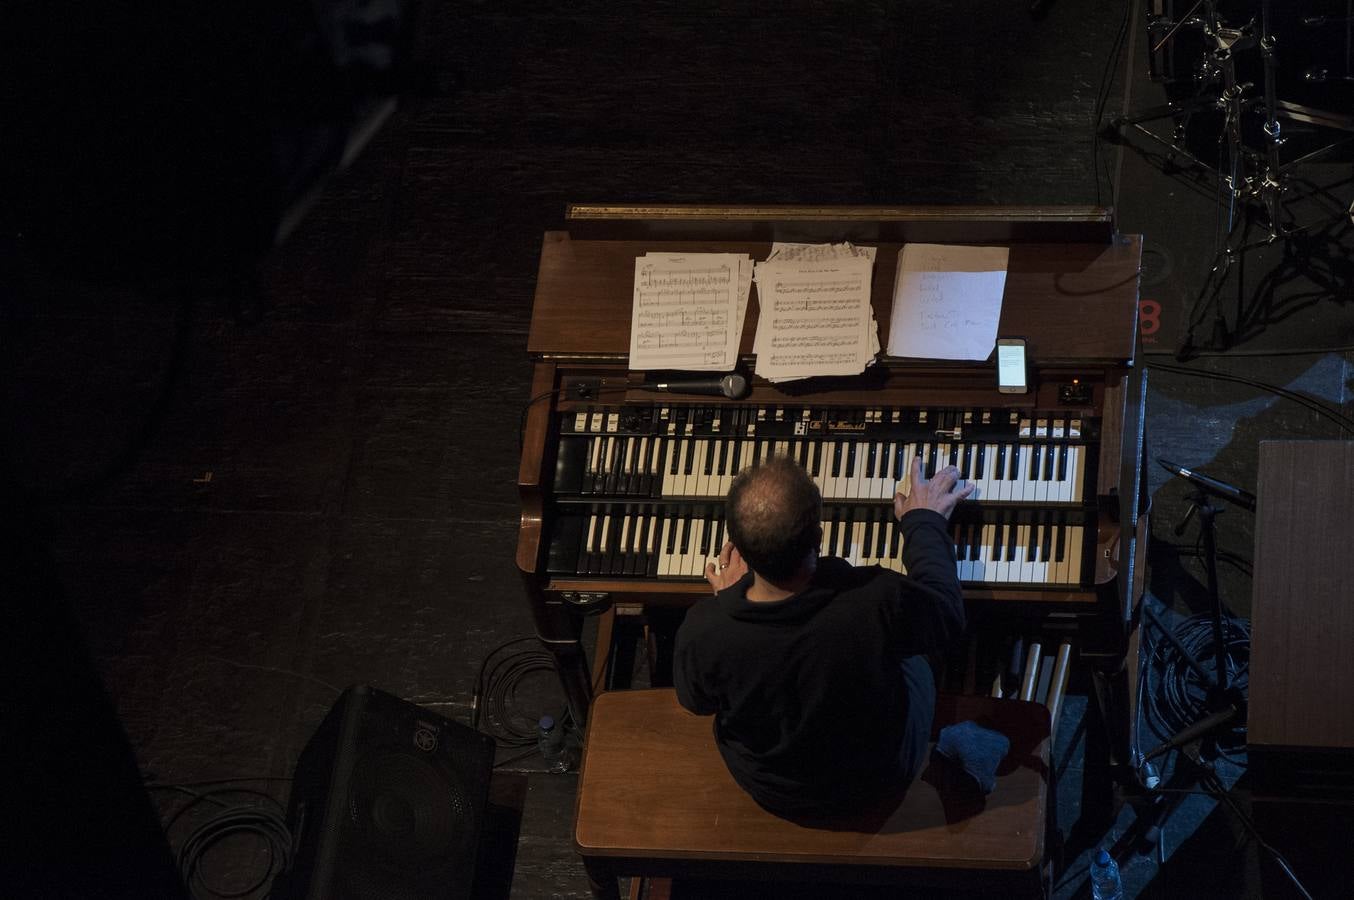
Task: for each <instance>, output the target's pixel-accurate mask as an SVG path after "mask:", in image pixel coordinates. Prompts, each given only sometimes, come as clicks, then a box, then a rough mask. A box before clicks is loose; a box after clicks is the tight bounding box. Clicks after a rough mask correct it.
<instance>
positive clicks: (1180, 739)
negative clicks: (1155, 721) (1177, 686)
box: [1143, 704, 1241, 762]
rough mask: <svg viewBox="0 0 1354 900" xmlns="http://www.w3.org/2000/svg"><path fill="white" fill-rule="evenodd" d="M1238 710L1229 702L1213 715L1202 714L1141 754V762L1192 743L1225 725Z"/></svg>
mask: <svg viewBox="0 0 1354 900" xmlns="http://www.w3.org/2000/svg"><path fill="white" fill-rule="evenodd" d="M1239 712H1241V710H1240V709H1238V708H1237V706H1236V705H1235V704H1231V705H1229V706H1228V707H1227V708H1226V709H1222V710H1219V711H1218V712H1215V713H1213V715H1211V716H1204V717H1203V718H1202V719H1200V720H1199V721H1197V722H1195V723H1194V724H1193V725H1191V726H1189V727H1188V728H1186V729H1184V730H1183V731H1181V732H1180V733H1178V734H1176V735H1174V736H1172V737H1169V738H1167V739H1166V740H1164V741H1162V742H1161V743H1160V744H1158V745H1156V746H1155V747H1153V748H1152V749H1151V750H1149V751H1148V752H1147V754H1146V755H1145V756H1143V762H1146V761H1147V760H1149V759H1155V758H1156V757H1158V756H1160V755H1161V754H1163V753H1165V752H1166V751H1167V750H1173V749H1175V748H1176V747H1183V746H1185V745H1186V744H1189V743H1192V742H1194V741H1197V740H1199V739H1200V738H1203V737H1206V736H1207V735H1208V733H1209V732H1211V731H1213V730H1214V729H1215V728H1219V727H1221V726H1223V725H1226V724H1227V723H1228V722H1230V721H1232V720H1233V719H1235V718H1236V716H1237V713H1239Z"/></svg>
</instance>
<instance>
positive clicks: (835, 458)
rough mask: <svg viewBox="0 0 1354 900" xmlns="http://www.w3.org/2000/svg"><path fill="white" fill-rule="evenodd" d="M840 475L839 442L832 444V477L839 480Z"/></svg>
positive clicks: (840, 453)
mask: <svg viewBox="0 0 1354 900" xmlns="http://www.w3.org/2000/svg"><path fill="white" fill-rule="evenodd" d="M841 474H842V445H841V441H833V442H832V477H833V478H840V477H841Z"/></svg>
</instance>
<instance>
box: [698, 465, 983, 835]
mask: <svg viewBox="0 0 1354 900" xmlns="http://www.w3.org/2000/svg"><path fill="white" fill-rule="evenodd" d="M909 478H910V482H909V484H910V489H909V490H908V491H907V492H906V493H905V494H904V493H899V494H896V495H895V496H894V499H893V508H894V515H895V517H896V518H897V520H898V525H897V527H898V528H899V530H900V531H901V536H902V541H903V551H902V552H903V566H904V568H905V570H906V572H907V575H906V576H904V575H899V574H897V573H894V572H890V571H887V570H885V569H883V568H880V567H878V566H868V567H865V566H852V565H850V564H848V563H847V562H846V561H845V560H842V559H839V558H836V557H831V556H824V557H821V558H820V556H819V548H820V544H821V541H822V528H821V525H820V522H821V521H822V498H821V496H820V494H819V491H818V488H817V486H816V485H815V484H814V481H813V479H812V478H811V477H810V476H809V474H808V473H807V472H806V471H805V470H804V468H803V467H802V466H800V465H799V464H798V463H796V462H794V461H792V460H790V459H786V458H776V459H773V460H771V461H769V462H767V463H766V464H764V465H761V466H758V467H755V468H751V469H748V470H746V471H744V472H742V473H741V474H740V475H739V476H738V477H737V478H736V479H735V480H734V483H733V486H732V488H731V489H730V491H729V494H728V498H727V501H726V513H725V514H726V521H727V526H728V534H729V538H730V540H729V542H728V543H726V544H725V545H724V546H723V548H721V550H720V554H719V561H718V563H713V562H712V563H711V564H710V565H709V566H707V568H706V573H705V575H706V580H707V581H708V582H709V583H710V586H711V587H712V588H713V589H714V591H715V596H714V597H713V598H710V599H705V600H702V601H700V602H698V603H697V604H696V605H695V606H694V607H693V608H692V609H691V610H690V611H688V613H687V615H686V620H685V622H684V623H683V624H682V626H681V628H680V630H679V631H678V633H677V644H676V651H675V658H674V664H673V675H674V680H675V684H676V688H677V697H678V699H679V700H680V701H681V703H682V705H683V706H685V707H686V708H687V709H689V710H691V711H692V712H695V713H697V714H701V715H713V716H714V717H715V720H714V728H715V736H716V741H717V743H718V746H719V751H720V753H721V755H722V756H723V758H724V761H725V763H726V764H727V765H728V767H729V771H730V773H731V774H732V775H733V777H734V779H735V780H736V781H737V782H738V783H739V784H740V785H741V786H742V787H743V788H744V789H745V790H746V791H747V792H748V793H749V794H750V795H751V796H752V797H753V798H754V799H755V800H756V801H757V802H758V803H760V804H761V805H762V806H763V807H765V808H766V809H768V810H771V811H772V812H775V813H779V814H782V815H800V814H814V813H827V812H833V811H837V810H844V809H849V808H851V807H856V806H860V805H862V804H865V803H868V802H870V801H871V800H872V799H874V798H876V797H878V796H879V795H880V794H881V793H883V792H886V791H888V790H891V789H894V788H896V787H898V786H900V785H903V784H907V783H908V782H910V781H911V780H912V779H913V778H914V777H915V776H916V775H917V773H918V772H919V770H920V769H921V766H922V764H923V762H924V759H925V753H926V747H927V741H928V738H929V735H930V730H931V720H932V718H933V715H934V711H935V698H936V686H935V680H934V677H933V675H932V670H931V667H930V663H929V662H928V659H927V656H928V655H933V656H934V655H938V654H939V653H941V652H942V651H944V649H945V648H946V647H948V646H949V645H950V644H951V643H952V642H954V641H955V640H956V639H958V638H959V636H960V635H961V633H962V632H963V629H964V608H963V600H962V596H961V593H960V586H959V580H958V577H957V575H956V566H955V551H954V542H953V539H952V538H951V536H950V534H949V528H948V524H947V523H948V519H949V516H950V514H951V513H952V512H953V511H954V508H955V506H956V504H958V502H959V501H960V500H963V499H964V498H966V497H968V496H969V494H970V493H972V491H973V487H972V485H968V484H966V485H962V486H961V485H960V484H959V471H958V469H956V468H955V467H954V466H950V467H947V468H944V469H942V470H940V471H939V472H937V473H936V475H935V477H934V478H932V479H927V478H925V477H924V476H923V474H922V468H921V462H920V460H917V459H914V460H913V463H912V468H911V473H910V476H909Z"/></svg>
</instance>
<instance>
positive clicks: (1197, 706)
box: [1140, 614, 1251, 762]
mask: <svg viewBox="0 0 1354 900" xmlns="http://www.w3.org/2000/svg"><path fill="white" fill-rule="evenodd" d="M1161 627H1165V623H1162V624H1161ZM1149 631H1150V629H1146V628H1144V637H1147V635H1148V633H1149ZM1173 633H1174V635H1175V637H1176V639H1177V640H1178V641H1180V643H1181V645H1183V646H1184V648H1185V649H1186V650H1187V651H1188V652H1189V654H1190V655H1191V656H1193V657H1194V659H1195V660H1197V661H1198V662H1199V664H1200V666H1202V667H1203V668H1204V669H1205V670H1206V671H1211V669H1210V668H1209V667H1210V666H1211V665H1213V664H1214V660H1215V659H1216V658H1217V657H1216V650H1215V648H1214V643H1213V618H1212V616H1211V615H1204V614H1200V615H1196V616H1191V617H1190V618H1188V619H1186V620H1185V621H1184V622H1182V623H1180V624H1179V625H1177V626H1176V627H1175V628H1174V629H1173ZM1149 640H1150V647H1151V650H1150V651H1149V656H1148V659H1147V665H1146V666H1144V673H1143V675H1144V679H1145V681H1144V685H1143V688H1144V689H1143V691H1142V698H1141V703H1140V708H1141V709H1142V710H1143V711H1144V712H1145V713H1146V716H1147V719H1148V720H1149V722H1150V723H1151V725H1152V729H1153V730H1154V731H1155V732H1156V733H1157V734H1158V735H1159V736H1161V737H1163V738H1166V737H1170V736H1171V735H1174V734H1177V733H1179V732H1180V731H1183V730H1184V729H1185V728H1186V727H1188V726H1189V725H1192V724H1193V723H1194V722H1195V721H1197V720H1198V719H1199V717H1200V715H1201V714H1202V713H1203V712H1204V711H1205V710H1206V709H1207V705H1206V701H1207V699H1208V697H1207V694H1208V687H1209V685H1208V684H1207V683H1206V682H1205V681H1204V680H1203V679H1202V678H1200V676H1199V674H1198V672H1196V671H1195V670H1194V669H1193V667H1191V666H1190V665H1189V664H1188V663H1187V662H1186V661H1185V658H1184V657H1183V656H1182V655H1181V654H1180V653H1179V651H1177V650H1176V648H1175V646H1174V645H1173V644H1172V643H1171V642H1170V641H1168V640H1166V639H1164V638H1162V637H1161V636H1160V635H1157V636H1152V637H1150V638H1149ZM1223 640H1224V643H1225V649H1226V652H1227V659H1228V663H1229V670H1228V673H1227V677H1228V681H1229V684H1231V685H1232V686H1233V687H1235V688H1236V689H1237V690H1238V691H1239V692H1240V693H1241V695H1242V696H1247V694H1248V688H1249V682H1250V678H1249V674H1250V646H1251V629H1250V623H1249V622H1247V621H1246V620H1244V619H1235V618H1231V617H1224V619H1223ZM1245 741H1246V726H1245V724H1241V725H1237V726H1234V727H1233V728H1232V731H1231V736H1230V740H1225V741H1220V742H1218V752H1219V753H1220V754H1221V755H1222V756H1224V757H1226V758H1227V759H1229V760H1231V761H1232V762H1236V760H1235V759H1234V757H1235V756H1237V755H1239V753H1240V752H1241V751H1242V750H1243V748H1244V746H1245Z"/></svg>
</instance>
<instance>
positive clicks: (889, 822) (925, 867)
mask: <svg viewBox="0 0 1354 900" xmlns="http://www.w3.org/2000/svg"><path fill="white" fill-rule="evenodd" d="M967 720H975V721H977V722H978V723H979V724H982V725H984V726H986V727H989V728H993V729H994V730H997V731H1000V732H1002V733H1003V734H1005V735H1006V736H1007V737H1009V738H1010V739H1011V750H1010V752H1009V753H1008V754H1007V757H1006V759H1005V761H1004V762H1003V763H1002V765H1001V767H1000V768H999V769H998V772H997V785H996V788H995V789H994V790H993V791H992V793H990V794H988V795H987V796H986V797H981V796H978V797H975V796H974V795H973V794H972V793H971V792H967V791H964V790H963V789H961V788H960V787H959V786H957V785H956V784H954V783H953V781H952V779H951V772H950V770H949V768H948V766H947V765H946V764H944V763H940V762H936V761H930V762H928V764H927V766H926V768H925V769H924V770H923V772H922V775H921V776H920V778H919V779H918V780H917V781H916V782H914V783H913V784H912V785H911V786H910V787H908V788H907V790H906V791H905V792H897V793H895V794H894V795H892V796H886V797H881V798H880V800H879V802H878V804H877V805H875V806H874V807H873V808H870V809H867V810H862V811H861V812H859V813H854V814H852V815H849V816H833V817H825V818H815V819H798V820H789V819H784V818H780V817H778V816H775V815H772V814H771V813H769V812H767V811H765V810H763V809H762V808H761V807H760V806H758V805H757V804H756V803H755V802H754V801H753V800H752V798H751V797H749V796H748V795H747V794H746V793H745V792H744V791H743V790H742V788H740V787H739V786H738V785H737V784H736V783H735V782H734V780H733V778H732V776H731V775H730V774H729V772H728V769H727V768H726V767H725V765H724V761H723V759H722V758H721V757H720V755H719V752H718V750H717V749H716V747H715V741H714V734H713V729H712V722H711V719H710V718H709V717H704V716H695V715H692V714H691V713H689V712H687V711H686V710H684V709H682V707H681V706H680V705H678V703H677V698H676V695H675V693H674V692H673V691H671V690H642V691H615V692H609V693H603V694H600V695H599V696H598V697H597V698H596V700H595V701H594V703H593V706H592V711H591V715H590V716H589V719H588V733H587V743H586V749H585V752H584V757H583V769H582V774H581V776H580V779H579V790H578V805H577V814H576V819H575V828H574V843H575V847H576V848H577V850H578V852H579V854H580V855H581V856H582V857H583V861H584V864H585V865H586V867H587V870H588V877H589V879H590V880H591V882H592V887H593V891H594V893H595V895H596V896H597V897H598V898H605V900H616V898H618V897H619V889H618V884H617V881H616V879H617V876H621V875H630V876H667V877H674V876H678V877H680V876H688V877H699V878H720V879H759V880H769V881H775V880H794V881H819V882H828V883H832V882H836V883H883V884H892V883H900V884H915V885H929V886H933V887H947V888H975V887H979V886H981V887H983V888H984V889H988V890H990V891H991V892H992V894H993V895H994V896H1011V895H1025V896H1046V894H1047V886H1048V881H1047V878H1046V867H1045V866H1044V856H1045V834H1046V827H1047V821H1048V820H1047V803H1048V797H1049V785H1048V779H1049V754H1050V750H1051V746H1050V745H1051V740H1050V732H1051V716H1050V711H1049V709H1048V708H1047V707H1045V706H1044V705H1042V704H1039V703H1033V702H1027V701H1022V700H1010V699H998V698H993V697H975V696H960V695H952V694H941V695H940V697H939V699H938V701H937V706H936V719H935V726H934V729H933V731H934V732H938V731H939V730H940V728H941V727H943V726H944V725H948V724H951V723H954V722H962V721H967ZM934 738H935V734H934V733H933V734H932V739H933V740H934Z"/></svg>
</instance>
